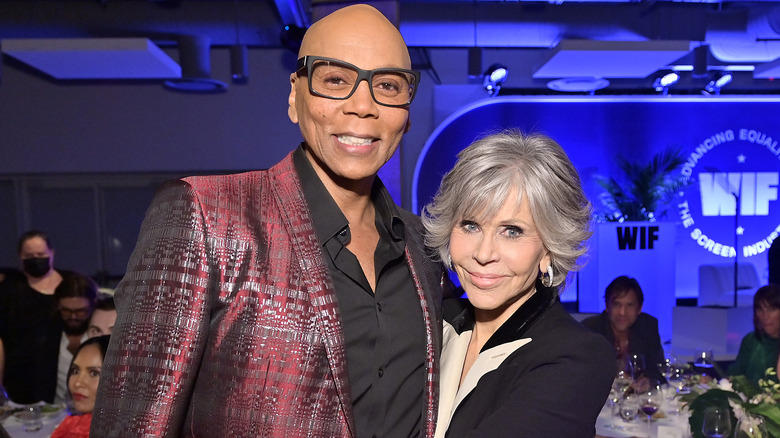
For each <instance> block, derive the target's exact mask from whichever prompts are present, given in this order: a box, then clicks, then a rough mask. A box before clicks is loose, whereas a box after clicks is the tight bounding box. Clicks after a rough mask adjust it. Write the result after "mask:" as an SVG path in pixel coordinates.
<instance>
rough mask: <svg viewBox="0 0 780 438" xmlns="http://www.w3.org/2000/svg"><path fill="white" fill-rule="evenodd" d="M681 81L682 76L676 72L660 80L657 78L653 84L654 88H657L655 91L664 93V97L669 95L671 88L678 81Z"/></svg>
mask: <svg viewBox="0 0 780 438" xmlns="http://www.w3.org/2000/svg"><path fill="white" fill-rule="evenodd" d="M679 80H680V75H678V74H677V73H675V72H671V73H667V74H665V75H663V76H662V77H660V78H657V79H656V80H655V82H653V88H655V91H662V92H663V95H664V96H666V95H667V94H669V87H671V86H672V85H674V84H676V83H677V81H679Z"/></svg>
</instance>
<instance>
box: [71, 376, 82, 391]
mask: <svg viewBox="0 0 780 438" xmlns="http://www.w3.org/2000/svg"><path fill="white" fill-rule="evenodd" d="M70 378H71V379H72V381H71V384H72V385H73V387H74V388H81V387H83V386H84V373H81V374H74V375H72V376H71V377H70Z"/></svg>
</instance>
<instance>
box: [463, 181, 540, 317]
mask: <svg viewBox="0 0 780 438" xmlns="http://www.w3.org/2000/svg"><path fill="white" fill-rule="evenodd" d="M515 199H517V198H516V196H515V195H514V194H510V195H509V196H508V197H507V201H505V202H504V204H503V206H502V207H501V209H500V210H499V211H498V213H497V214H496V215H495V217H494V218H492V219H476V218H463V220H461V221H460V223H458V224H457V225H456V226H455V228H454V229H453V230H452V235H451V236H450V256H451V257H452V264H453V267H454V269H455V272H456V273H457V274H458V278H459V279H460V282H461V285H462V286H463V289H464V290H465V291H466V294H467V295H468V298H469V301H470V302H471V304H472V305H473V306H474V307H475V308H476V309H477V317H478V318H479V317H480V314H482V315H485V316H488V317H489V318H491V319H494V320H497V321H498V322H500V323H502V322H503V321H505V320H506V319H507V318H509V316H511V315H512V313H514V311H515V310H517V309H518V308H519V307H520V306H521V305H522V304H523V303H524V302H525V301H526V300H528V298H529V297H530V296H531V295H532V294H533V292H534V291H535V282H536V279H537V277H538V276H539V272H540V271H546V270H547V266H549V265H550V257H549V255H548V252H547V250H546V249H545V248H544V245H543V243H542V239H541V237H540V236H539V234H538V231H537V229H536V226H535V225H534V220H533V217H532V215H531V211H530V209H529V207H528V201H527V200H526V197H525V196H524V197H523V200H522V202H521V203H520V205H519V206H518V205H517V204H516V202H515Z"/></svg>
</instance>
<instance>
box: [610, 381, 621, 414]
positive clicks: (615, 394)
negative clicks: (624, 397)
mask: <svg viewBox="0 0 780 438" xmlns="http://www.w3.org/2000/svg"><path fill="white" fill-rule="evenodd" d="M607 402H608V403H609V408H610V412H611V413H612V415H615V406H617V404H618V402H620V392H619V390H618V388H616V387H615V384H614V383H613V384H612V388H610V389H609V396H608V397H607Z"/></svg>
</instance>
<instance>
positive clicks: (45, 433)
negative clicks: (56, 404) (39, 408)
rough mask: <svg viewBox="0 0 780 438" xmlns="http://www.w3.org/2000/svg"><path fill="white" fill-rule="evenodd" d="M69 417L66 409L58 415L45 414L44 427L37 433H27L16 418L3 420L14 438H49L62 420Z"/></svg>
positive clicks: (6, 428) (4, 425) (61, 410)
mask: <svg viewBox="0 0 780 438" xmlns="http://www.w3.org/2000/svg"><path fill="white" fill-rule="evenodd" d="M67 416H68V413H67V411H66V410H65V409H60V410H59V412H57V413H56V414H45V415H44V416H43V427H42V428H41V429H40V430H38V431H36V432H25V430H24V429H22V421H21V420H19V419H18V418H16V417H14V416H10V417H8V418H6V419H5V420H3V427H4V428H5V430H6V431H7V432H8V434H9V435H11V437H12V438H49V436H51V434H52V432H54V429H56V428H57V426H59V425H60V423H62V420H64V419H65V417H67Z"/></svg>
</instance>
